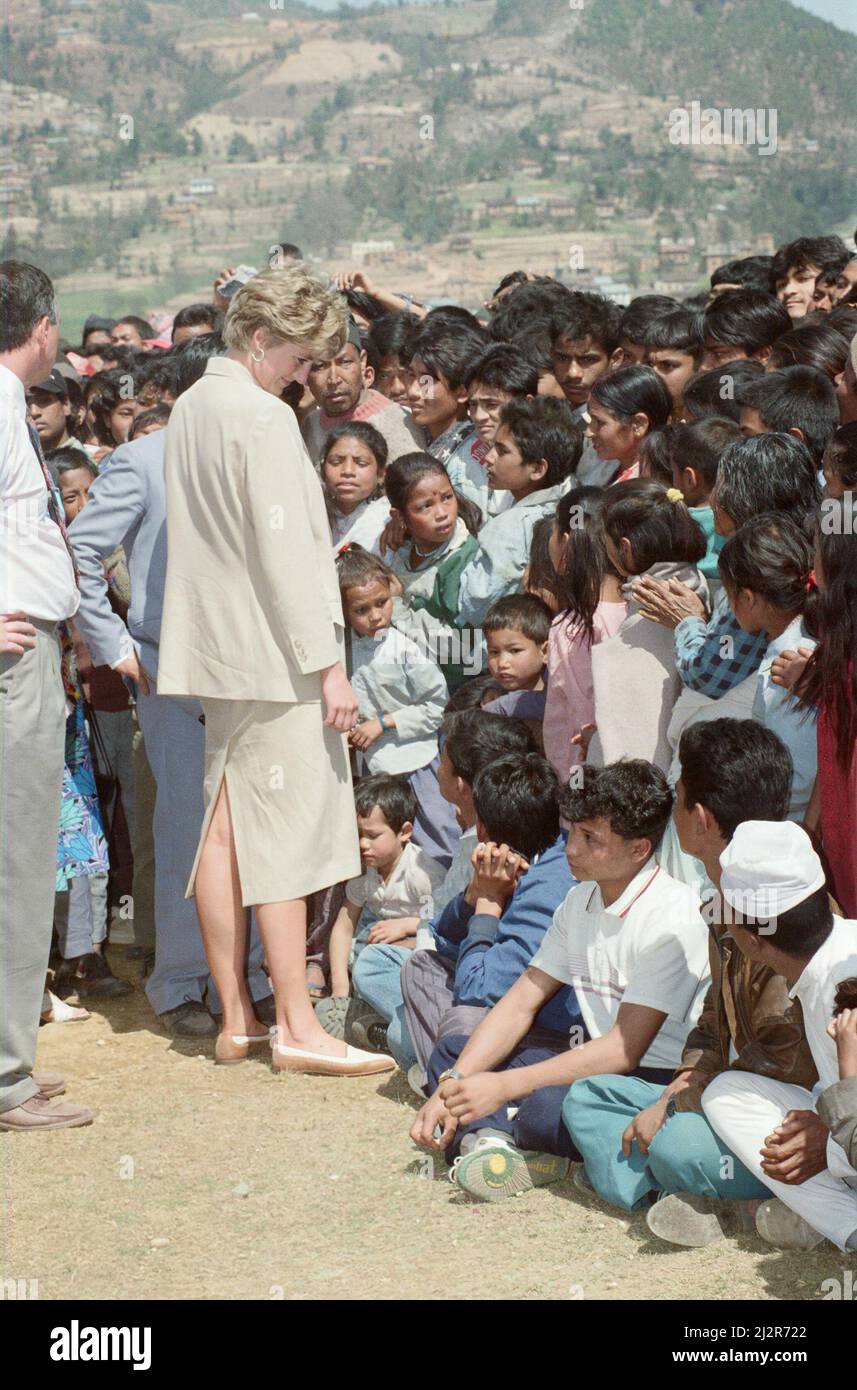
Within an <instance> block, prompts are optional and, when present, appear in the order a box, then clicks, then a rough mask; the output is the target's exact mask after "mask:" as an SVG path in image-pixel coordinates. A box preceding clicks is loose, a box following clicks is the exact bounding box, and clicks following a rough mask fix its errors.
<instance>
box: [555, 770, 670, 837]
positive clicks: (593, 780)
mask: <svg viewBox="0 0 857 1390" xmlns="http://www.w3.org/2000/svg"><path fill="white" fill-rule="evenodd" d="M672 806H673V794H672V792H671V791H670V788H669V783H668V782H667V779H666V777H665V776H664V774H663V773H662V772H661V770H660V768H659V767H655V765H654V763H647V762H646V761H645V760H644V759H643V758H623V759H622V760H621V761H620V762H617V763H610V764H609V766H608V767H602V768H595V767H590V766H589V765H587V766H585V767H584V768H583V786H582V787H581V786H568V787H563V788H562V790H561V791H560V794H559V811H560V815H561V816H562V818H563V820H566V821H568V823H569V825H577V824H578V823H579V822H580V821H583V820H595V819H596V818H597V817H601V818H603V819H604V820H606V821H607V823H608V825H609V826H610V829H611V830H612V831H613V833H614V834H615V835H620V836H621V837H622V839H623V840H639V839H646V840H648V841H649V843H650V844H651V847H652V853H653V854H654V852H655V851H656V850H657V848H658V846H659V845H660V843H661V840H662V839H663V837H664V832H665V831H666V828H667V825H668V824H669V819H670V815H671V814H672Z"/></svg>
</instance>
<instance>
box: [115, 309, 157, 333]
mask: <svg viewBox="0 0 857 1390" xmlns="http://www.w3.org/2000/svg"><path fill="white" fill-rule="evenodd" d="M120 323H128V324H130V325H131V327H132V328H136V330H137V332H138V333H139V334H140V337H141V338H154V336H155V330H154V328H153V327H152V325H151V324H150V323H149V321H148V319H141V318H140V317H139V316H138V315H137V314H120V315H119V317H118V319H117V320H116V322H115V323H114V325H113V327H114V328H118V326H119V324H120Z"/></svg>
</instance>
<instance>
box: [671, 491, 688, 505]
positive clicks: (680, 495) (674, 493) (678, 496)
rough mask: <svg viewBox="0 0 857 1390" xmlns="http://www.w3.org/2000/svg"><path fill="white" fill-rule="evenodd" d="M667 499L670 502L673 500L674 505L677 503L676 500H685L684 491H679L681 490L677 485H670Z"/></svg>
mask: <svg viewBox="0 0 857 1390" xmlns="http://www.w3.org/2000/svg"><path fill="white" fill-rule="evenodd" d="M667 501H668V502H672V503H673V505H675V503H676V502H683V501H684V493H683V492H679V490H678V488H677V487H668V488H667Z"/></svg>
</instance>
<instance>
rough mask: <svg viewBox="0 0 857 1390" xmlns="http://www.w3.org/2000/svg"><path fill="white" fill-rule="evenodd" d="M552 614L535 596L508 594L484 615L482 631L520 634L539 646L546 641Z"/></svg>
mask: <svg viewBox="0 0 857 1390" xmlns="http://www.w3.org/2000/svg"><path fill="white" fill-rule="evenodd" d="M552 622H553V614H552V613H551V611H550V609H549V608H548V606H547V604H546V603H544V602H543V600H542V599H540V598H537V597H536V595H535V594H508V595H507V596H506V598H500V599H498V600H497V602H496V603H492V605H491V607H490V608H489V609H488V612H487V613H486V615H485V620H484V622H483V624H482V631H483V632H485V633H488V632H500V631H502V630H503V629H508V630H509V631H510V632H521V633H523V635H524V636H525V637H528V638H529V640H530V641H531V642H537V643H539V644H541V643H542V642H546V641H547V640H548V633H549V632H550V625H551V623H552Z"/></svg>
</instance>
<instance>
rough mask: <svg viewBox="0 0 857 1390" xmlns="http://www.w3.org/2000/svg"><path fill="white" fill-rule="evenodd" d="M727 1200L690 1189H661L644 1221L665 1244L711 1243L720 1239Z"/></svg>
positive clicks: (722, 1236) (722, 1235)
mask: <svg viewBox="0 0 857 1390" xmlns="http://www.w3.org/2000/svg"><path fill="white" fill-rule="evenodd" d="M725 1208H726V1203H725V1202H722V1201H718V1200H715V1199H714V1198H713V1197H700V1196H698V1195H696V1194H694V1193H691V1192H662V1193H661V1194H660V1196H659V1197H658V1199H657V1201H656V1202H655V1203H654V1205H653V1206H651V1207H649V1210H648V1212H647V1213H646V1225H647V1226H648V1228H649V1230H650V1231H651V1233H652V1235H653V1236H657V1237H658V1240H663V1241H666V1242H667V1244H668V1245H686V1246H691V1247H693V1246H700V1245H714V1244H715V1243H716V1242H717V1241H718V1240H723V1239H724V1236H725V1231H724V1229H723V1221H722V1217H723V1214H724V1211H725Z"/></svg>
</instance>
